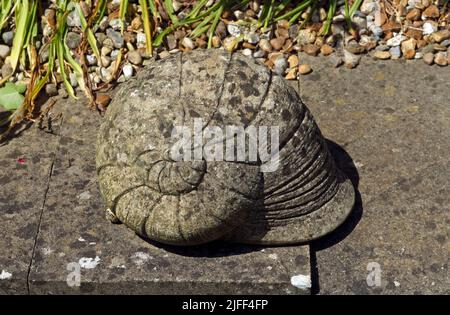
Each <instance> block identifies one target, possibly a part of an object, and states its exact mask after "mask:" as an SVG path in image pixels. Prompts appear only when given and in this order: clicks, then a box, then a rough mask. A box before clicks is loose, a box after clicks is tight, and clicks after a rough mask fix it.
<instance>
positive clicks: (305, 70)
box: [298, 64, 312, 75]
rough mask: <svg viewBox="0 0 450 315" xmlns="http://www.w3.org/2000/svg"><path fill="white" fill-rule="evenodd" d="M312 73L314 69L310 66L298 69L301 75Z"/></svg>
mask: <svg viewBox="0 0 450 315" xmlns="http://www.w3.org/2000/svg"><path fill="white" fill-rule="evenodd" d="M311 71H312V69H311V66H310V65H309V64H302V65H300V66H299V67H298V73H300V74H301V75H305V74H308V73H311Z"/></svg>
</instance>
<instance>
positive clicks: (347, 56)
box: [344, 50, 361, 69]
mask: <svg viewBox="0 0 450 315" xmlns="http://www.w3.org/2000/svg"><path fill="white" fill-rule="evenodd" d="M360 59H361V56H359V55H355V54H352V53H351V52H349V51H348V50H344V63H345V65H346V66H347V68H350V69H351V68H355V67H356V66H357V65H358V64H359V61H360Z"/></svg>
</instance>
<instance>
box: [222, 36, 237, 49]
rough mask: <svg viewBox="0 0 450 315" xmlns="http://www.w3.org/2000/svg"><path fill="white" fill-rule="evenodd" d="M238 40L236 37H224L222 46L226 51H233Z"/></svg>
mask: <svg viewBox="0 0 450 315" xmlns="http://www.w3.org/2000/svg"><path fill="white" fill-rule="evenodd" d="M238 43H239V40H238V39H237V38H236V37H226V38H225V39H224V40H223V43H222V46H223V48H225V50H226V51H229V52H231V51H234V50H235V49H236V48H237V45H238Z"/></svg>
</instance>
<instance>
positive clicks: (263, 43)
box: [259, 39, 272, 52]
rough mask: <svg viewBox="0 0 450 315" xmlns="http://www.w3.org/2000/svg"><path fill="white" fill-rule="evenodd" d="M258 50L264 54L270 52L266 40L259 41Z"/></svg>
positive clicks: (270, 46) (270, 47) (270, 49)
mask: <svg viewBox="0 0 450 315" xmlns="http://www.w3.org/2000/svg"><path fill="white" fill-rule="evenodd" d="M259 48H261V49H262V50H263V51H265V52H271V51H272V45H270V42H269V41H268V40H267V39H261V40H260V41H259Z"/></svg>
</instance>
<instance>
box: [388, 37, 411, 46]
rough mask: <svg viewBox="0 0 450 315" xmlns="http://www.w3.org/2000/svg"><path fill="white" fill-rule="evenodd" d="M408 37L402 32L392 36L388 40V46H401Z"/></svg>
mask: <svg viewBox="0 0 450 315" xmlns="http://www.w3.org/2000/svg"><path fill="white" fill-rule="evenodd" d="M406 39H408V38H407V37H406V36H405V35H402V34H398V35H396V36H394V37H392V38H390V39H389V40H388V41H387V42H386V45H388V46H391V47H393V46H399V45H400V44H401V43H402V42H403V41H404V40H406Z"/></svg>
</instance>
